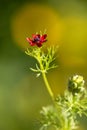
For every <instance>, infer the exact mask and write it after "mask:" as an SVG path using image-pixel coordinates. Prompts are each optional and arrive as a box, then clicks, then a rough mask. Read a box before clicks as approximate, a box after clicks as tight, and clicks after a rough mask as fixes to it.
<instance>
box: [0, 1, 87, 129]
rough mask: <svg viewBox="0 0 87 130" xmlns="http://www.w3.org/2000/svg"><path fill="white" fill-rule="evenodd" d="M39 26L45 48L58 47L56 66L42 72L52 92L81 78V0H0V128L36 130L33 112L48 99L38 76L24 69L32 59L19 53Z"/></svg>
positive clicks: (86, 61)
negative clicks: (76, 76) (73, 77)
mask: <svg viewBox="0 0 87 130" xmlns="http://www.w3.org/2000/svg"><path fill="white" fill-rule="evenodd" d="M45 29H46V30H47V34H48V41H47V43H46V44H47V46H49V45H53V44H58V45H59V51H58V57H57V59H56V62H57V63H58V64H59V67H58V69H54V70H51V71H50V72H49V73H48V75H47V76H48V80H49V82H50V84H51V86H52V90H53V92H54V94H55V96H56V95H57V94H59V93H62V92H63V91H64V89H65V88H66V87H67V81H68V78H69V76H71V75H73V74H80V75H83V76H84V79H85V80H86V82H87V0H0V130H38V129H39V127H40V123H39V119H40V114H39V111H40V109H41V107H42V106H46V105H49V104H50V103H51V99H50V96H49V95H48V92H47V90H46V88H45V85H44V83H43V79H42V77H40V78H36V75H35V74H34V73H32V72H31V71H30V70H29V67H31V66H33V67H34V66H35V62H36V61H35V60H34V59H32V58H31V57H29V56H27V55H26V54H25V53H24V51H25V50H26V48H27V47H29V44H28V43H27V42H26V37H30V36H31V34H32V33H36V32H40V31H42V32H44V30H45ZM85 84H86V85H87V83H85ZM86 122H87V119H86V118H85V117H83V118H82V120H81V123H80V125H81V127H80V130H86V127H87V123H86Z"/></svg>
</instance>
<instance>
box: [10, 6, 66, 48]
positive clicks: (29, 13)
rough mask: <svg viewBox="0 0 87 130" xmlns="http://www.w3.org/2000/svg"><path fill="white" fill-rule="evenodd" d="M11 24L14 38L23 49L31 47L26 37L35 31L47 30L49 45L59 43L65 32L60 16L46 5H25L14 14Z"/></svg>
mask: <svg viewBox="0 0 87 130" xmlns="http://www.w3.org/2000/svg"><path fill="white" fill-rule="evenodd" d="M11 24H12V35H13V38H14V40H15V41H16V44H17V45H19V46H20V47H21V48H22V49H26V47H29V45H28V44H27V43H26V39H25V38H26V37H31V34H33V33H36V32H38V33H40V31H41V32H42V33H44V31H46V33H47V35H48V42H47V44H48V45H52V44H57V43H58V42H59V41H60V40H61V37H62V33H63V23H62V21H61V18H60V16H59V15H58V14H57V13H56V11H55V10H53V9H52V8H51V7H49V6H46V5H40V4H29V5H28V4H26V5H24V6H23V7H21V8H20V9H19V10H18V11H17V12H16V13H15V14H14V15H13V18H12V23H11Z"/></svg>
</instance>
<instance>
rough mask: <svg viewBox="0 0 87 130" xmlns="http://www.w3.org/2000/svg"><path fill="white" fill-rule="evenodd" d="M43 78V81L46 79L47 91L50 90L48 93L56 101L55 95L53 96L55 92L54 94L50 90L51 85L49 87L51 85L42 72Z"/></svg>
mask: <svg viewBox="0 0 87 130" xmlns="http://www.w3.org/2000/svg"><path fill="white" fill-rule="evenodd" d="M42 76H43V79H44V82H45V85H46V88H47V90H48V92H49V94H50V96H51V98H52V100H54V95H53V92H52V90H51V88H50V85H49V83H48V80H47V77H46V74H45V72H42Z"/></svg>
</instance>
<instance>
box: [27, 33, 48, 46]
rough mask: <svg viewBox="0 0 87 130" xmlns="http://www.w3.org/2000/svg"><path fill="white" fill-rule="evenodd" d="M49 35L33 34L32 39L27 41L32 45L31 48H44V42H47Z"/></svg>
mask: <svg viewBox="0 0 87 130" xmlns="http://www.w3.org/2000/svg"><path fill="white" fill-rule="evenodd" d="M46 37H47V34H44V35H40V34H33V35H32V38H27V41H28V42H29V43H30V45H31V46H35V45H37V46H38V47H41V46H42V43H43V42H46V41H47V40H46Z"/></svg>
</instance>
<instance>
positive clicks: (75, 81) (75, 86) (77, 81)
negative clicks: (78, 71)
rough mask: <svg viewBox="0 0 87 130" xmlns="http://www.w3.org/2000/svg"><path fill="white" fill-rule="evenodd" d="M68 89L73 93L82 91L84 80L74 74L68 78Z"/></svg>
mask: <svg viewBox="0 0 87 130" xmlns="http://www.w3.org/2000/svg"><path fill="white" fill-rule="evenodd" d="M68 90H69V91H70V92H72V94H73V95H76V94H79V93H82V92H84V80H83V77H82V76H80V75H75V76H72V77H70V78H69V81H68Z"/></svg>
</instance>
